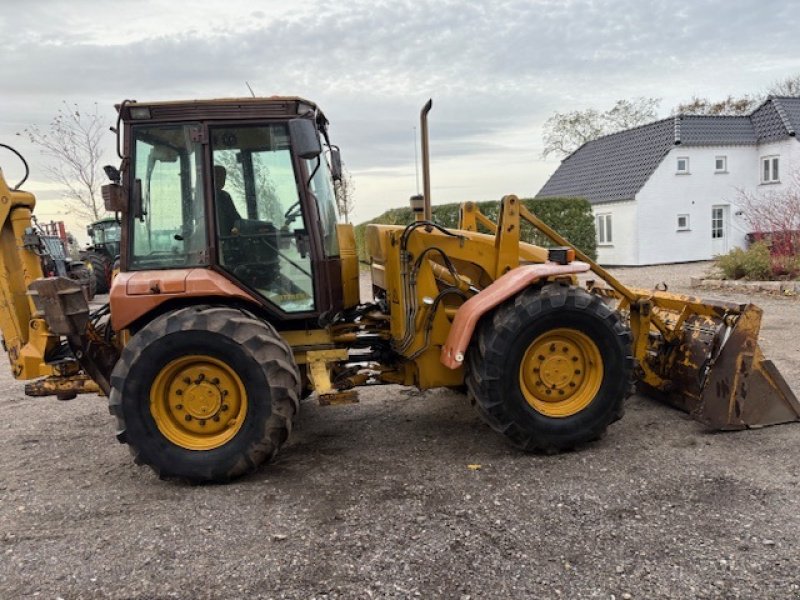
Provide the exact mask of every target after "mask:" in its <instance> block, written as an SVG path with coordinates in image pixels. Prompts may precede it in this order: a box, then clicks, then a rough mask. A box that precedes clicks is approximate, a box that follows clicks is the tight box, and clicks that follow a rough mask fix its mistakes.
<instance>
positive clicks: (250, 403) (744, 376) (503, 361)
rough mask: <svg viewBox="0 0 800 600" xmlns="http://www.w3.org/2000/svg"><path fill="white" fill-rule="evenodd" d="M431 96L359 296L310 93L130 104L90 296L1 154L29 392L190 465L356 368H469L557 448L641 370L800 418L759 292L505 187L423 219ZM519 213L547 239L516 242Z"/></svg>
mask: <svg viewBox="0 0 800 600" xmlns="http://www.w3.org/2000/svg"><path fill="white" fill-rule="evenodd" d="M430 109H431V103H430V102H429V103H428V104H426V106H425V107H424V108H423V111H422V113H421V116H420V118H421V131H422V145H423V152H422V154H423V181H424V194H423V195H421V196H415V197H413V198H412V207H413V209H414V213H415V220H414V222H412V223H409V224H407V225H405V226H386V225H370V226H368V227H367V230H366V242H367V245H368V250H369V255H370V257H371V263H370V266H369V268H370V271H371V283H372V294H371V297H369V298H360V297H359V265H358V261H357V256H356V251H355V238H354V232H353V228H352V226H350V225H341V224H337V217H336V208H335V206H336V203H335V197H334V182H335V181H336V180H337V179H338V178H340V177H341V167H340V164H341V162H340V157H339V151H338V148H337V147H336V146H334V145H332V144H331V142H330V140H329V135H328V127H327V126H328V121H327V120H326V118H325V116H324V115H323V113H322V111H321V110H320V109H319V107H317V106H316V105H315V104H314V103H313V102H310V101H308V100H305V99H302V98H294V97H271V98H246V99H224V100H203V101H184V102H135V101H124V102H122V103H121V104H120V105H118V106H117V110H118V113H119V119H118V123H117V128H116V131H117V136H118V140H117V145H118V150H117V151H118V154H119V156H120V159H121V165H120V167H119V168H114V167H107V168H106V172H107V174H108V175H109V178H110V180H111V183H109V184H108V185H106V186H105V187H104V188H103V196H104V200H105V203H106V208H107V209H108V210H109V211H113V212H114V213H115V214H116V215H117V216H118V219H119V221H120V223H121V226H122V227H121V230H122V235H121V238H122V239H121V251H120V254H121V256H120V270H119V273H118V274H117V275H116V276H115V278H114V281H113V284H112V286H111V292H110V296H109V303H108V304H107V305H105V306H102V307H100V308H98V309H95V310H90V308H89V306H88V305H87V302H86V300H85V298H84V296H83V294H82V293H81V291H80V288H79V287H78V286H77V285H76V284H75V283H74V282H73V281H70V280H69V279H65V278H43V277H42V273H41V267H40V265H39V261H38V259H37V257H36V255H35V254H34V253H33V252H32V251H31V249H30V248H29V246H30V244H28V243H27V242H26V235H28V233H29V230H30V227H31V211H32V210H33V208H34V198H33V196H32V195H31V194H28V193H25V192H23V191H21V189H20V185H16V186H14V187H13V188H10V187H9V186H8V184H7V183H6V181H5V179H3V178H2V176H1V175H0V223H2V229H1V230H0V261H2V265H1V266H0V301H2V307H0V327H2V332H3V338H4V346H5V348H6V350H7V351H8V355H9V360H10V362H11V368H12V370H13V373H14V376H15V377H17V378H19V379H30V380H33V382H32V383H29V384H28V385H27V387H26V391H27V392H28V393H29V394H32V395H44V394H56V395H59V396H60V397H62V398H67V397H70V396H71V395H74V394H76V393H81V392H98V391H99V392H100V393H102V394H104V395H105V396H107V397H108V400H109V406H110V410H111V413H112V414H113V415H114V417H115V418H116V421H117V430H118V432H117V437H118V439H119V441H120V442H123V443H126V444H128V445H129V446H130V449H131V451H132V453H133V455H134V457H135V459H136V461H137V463H139V464H147V465H149V466H150V467H152V468H153V469H154V470H155V471H156V472H157V473H158V474H159V475H160V476H162V477H176V478H180V479H185V480H190V481H195V482H202V481H226V480H229V479H231V478H234V477H237V476H240V475H242V474H244V473H247V472H249V471H251V470H253V469H255V468H256V467H258V466H259V465H260V464H262V463H264V462H265V461H267V460H269V459H270V458H272V457H273V456H274V455H275V453H276V452H277V451H278V449H279V448H280V446H281V445H282V444H283V443H284V442H285V441H286V439H287V437H288V436H289V434H290V432H291V429H292V423H293V422H294V421H295V419H296V418H297V414H298V411H299V409H300V400H301V399H302V398H304V397H305V396H307V395H310V394H311V393H312V392H316V394H317V396H318V398H319V401H320V402H321V403H323V404H337V403H344V402H353V401H355V400H356V398H357V396H356V392H357V388H358V387H359V386H364V385H378V384H401V385H410V386H417V387H418V388H420V389H429V388H434V387H441V386H447V387H453V388H462V389H466V390H467V392H468V394H469V395H470V397H471V399H472V401H473V404H474V405H475V407H476V408H477V410H478V412H479V413H480V415H481V416H482V417H483V419H484V420H485V421H486V422H487V423H488V424H489V425H490V426H491V427H492V428H493V429H495V430H496V431H498V432H499V433H500V434H502V435H504V436H505V437H506V438H507V439H508V440H509V441H510V442H511V443H512V444H514V445H515V446H517V447H519V448H521V449H523V450H529V451H539V452H545V453H552V452H558V451H561V450H566V449H572V448H575V447H576V446H579V445H581V444H584V443H586V442H589V441H592V440H594V439H597V438H598V437H600V436H601V435H602V434H603V433H604V432H605V430H606V428H607V427H608V426H609V425H610V424H611V423H613V422H614V421H615V420H617V419H619V418H620V417H621V416H622V412H623V401H624V400H625V398H626V397H627V396H628V395H629V394H630V393H631V391H632V389H633V386H634V384H638V386H639V388H640V389H641V390H642V391H645V392H647V393H649V394H652V395H655V396H658V397H661V398H663V399H665V400H667V401H669V402H671V403H672V404H674V405H676V406H678V407H680V408H682V409H683V410H685V411H688V412H690V413H691V414H692V415H693V416H694V417H695V418H697V419H699V420H700V421H702V422H703V423H705V424H707V425H708V427H709V428H711V429H742V428H746V427H755V426H762V425H770V424H775V423H783V422H788V421H795V420H797V419H798V416H799V415H800V405H798V401H797V399H796V397H795V396H794V394H793V393H792V391H791V390H790V389H789V388H788V386H787V385H786V383H785V381H784V380H783V378H782V377H781V375H780V374H779V373H778V371H777V370H776V369H775V367H774V366H773V364H772V363H771V362H769V361H767V360H765V359H764V356H763V355H762V352H761V350H760V349H759V346H758V342H757V338H758V331H759V324H760V317H761V311H760V310H759V309H758V308H757V307H755V306H753V305H749V304H747V305H742V304H734V303H723V302H707V301H702V300H698V299H696V298H690V297H685V296H677V295H673V294H668V293H666V292H660V291H645V290H634V289H629V288H627V287H625V286H624V285H622V284H621V283H620V282H619V281H617V280H616V279H615V278H614V277H612V276H611V275H610V274H609V273H607V272H606V271H604V270H603V269H602V268H601V267H599V266H598V265H597V264H595V263H594V262H592V261H591V260H590V259H589V258H588V257H586V256H585V255H583V254H582V253H581V252H580V251H579V250H578V249H576V248H575V247H573V246H572V245H571V244H570V243H569V241H568V240H566V239H564V238H562V237H561V236H560V235H559V234H558V233H557V232H555V231H552V230H551V229H550V228H549V227H548V226H547V225H546V224H544V223H543V222H542V221H541V220H539V219H538V218H537V217H536V215H535V214H532V213H531V212H530V211H529V210H527V209H526V208H525V206H523V204H522V203H521V202H520V201H519V200H518V199H517V198H516V197H515V196H506V197H504V198H503V199H502V201H501V203H500V210H499V217H498V219H497V222H496V223H495V222H493V221H491V220H490V219H488V218H487V217H486V216H485V215H483V214H481V213H480V211H479V210H478V209H477V207H476V206H475V205H474V204H472V203H469V202H467V203H465V204H463V205H462V207H461V215H460V224H459V227H458V228H457V229H447V228H445V227H442V226H441V225H439V224H437V223H435V222H433V220H432V218H431V205H430V198H431V195H430V179H429V153H428V135H427V115H428V112H429V111H430ZM523 222H528V223H530V224H531V225H533V226H534V227H536V228H538V229H539V230H540V231H541V232H542V233H543V234H545V235H546V236H547V237H548V238H549V239H550V240H552V243H553V246H552V247H550V248H544V247H538V246H534V245H530V244H527V243H523V242H521V241H520V226H521V224H522V223H523ZM481 230H483V231H481ZM590 272H593V275H592V276H591V277H592V280H591V281H589V282H588V283H584V284H583V285H579V282H580V281H584V282H585V281H586V277H585V276H584V274H588V273H590Z"/></svg>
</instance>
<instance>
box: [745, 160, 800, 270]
mask: <svg viewBox="0 0 800 600" xmlns="http://www.w3.org/2000/svg"><path fill="white" fill-rule="evenodd" d="M738 201H739V204H740V205H741V206H742V209H743V211H742V212H743V213H744V218H745V220H746V221H747V223H748V225H749V226H750V230H751V233H752V234H753V237H754V238H755V239H756V240H759V239H762V240H764V241H766V242H768V244H769V245H770V249H771V251H772V253H773V254H774V255H776V256H797V255H800V170H796V171H794V172H793V173H792V174H791V176H790V179H789V182H788V184H787V185H786V186H785V187H784V188H783V189H781V190H779V191H772V190H769V191H766V192H746V191H744V190H739V193H738Z"/></svg>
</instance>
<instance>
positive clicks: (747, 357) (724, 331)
mask: <svg viewBox="0 0 800 600" xmlns="http://www.w3.org/2000/svg"><path fill="white" fill-rule="evenodd" d="M761 314H762V311H761V309H760V308H758V307H757V306H755V305H752V304H748V305H746V306H745V307H744V310H743V312H742V313H741V314H740V315H738V316H737V317H736V320H735V322H734V323H733V325H732V326H727V325H723V326H722V327H720V328H719V330H718V332H717V334H716V338H715V340H714V342H713V344H711V352H710V354H709V353H708V350H706V355H707V356H709V359H708V360H707V362H706V364H705V366H704V367H703V368H701V372H702V371H704V378H703V380H702V383H701V385H700V394H699V397H697V396H695V397H694V399H692V398H691V397H689V396H687V395H683V403H684V405H685V408H686V410H688V412H689V413H690V414H691V415H692V417H693V418H695V419H697V420H698V421H700V422H702V423H704V424H706V425H707V426H708V427H709V428H710V429H713V430H727V431H730V430H737V429H747V428H751V427H764V426H766V425H777V424H778V423H788V422H791V421H797V420H800V402H798V400H797V397H796V396H795V394H794V393H793V392H792V390H791V389H790V388H789V386H788V385H787V383H786V380H785V379H784V378H783V376H782V375H781V374H780V372H779V371H778V369H777V368H776V367H775V365H774V364H773V363H772V361H770V360H766V359H765V358H764V353H763V352H762V351H761V348H760V347H759V345H758V333H759V330H760V329H761ZM692 343H696V344H701V345H705V344H703V342H702V341H700V340H692V341H690V342H689V343H688V344H687V345H686V346H690V345H691V344H692ZM705 347H706V348H707V346H705ZM686 351H687V352H688V353H689V354H690V355H692V354H694V355H697V353H698V349H697V348H688V347H687V348H686ZM701 351H702V350H701Z"/></svg>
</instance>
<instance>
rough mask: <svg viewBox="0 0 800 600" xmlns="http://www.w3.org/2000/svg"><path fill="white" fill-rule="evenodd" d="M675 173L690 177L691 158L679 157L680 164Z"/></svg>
mask: <svg viewBox="0 0 800 600" xmlns="http://www.w3.org/2000/svg"><path fill="white" fill-rule="evenodd" d="M675 171H676V172H677V173H678V174H679V175H688V174H689V157H688V156H679V157H678V163H677V166H676V167H675Z"/></svg>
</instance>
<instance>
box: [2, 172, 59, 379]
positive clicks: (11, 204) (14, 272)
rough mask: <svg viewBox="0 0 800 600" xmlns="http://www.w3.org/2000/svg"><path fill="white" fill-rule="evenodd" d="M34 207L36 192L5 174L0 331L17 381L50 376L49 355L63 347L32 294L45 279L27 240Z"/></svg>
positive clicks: (37, 258)
mask: <svg viewBox="0 0 800 600" xmlns="http://www.w3.org/2000/svg"><path fill="white" fill-rule="evenodd" d="M35 205H36V200H35V198H34V197H33V194H30V193H28V192H24V191H21V190H18V189H15V188H11V187H9V185H8V183H7V182H6V180H5V177H4V176H3V172H2V170H0V330H2V334H3V347H4V348H5V350H6V351H7V352H8V358H9V361H10V362H11V371H12V373H13V374H14V377H16V378H17V379H34V378H37V377H43V376H46V375H51V374H52V373H53V369H52V367H51V366H49V365H48V364H46V362H45V356H46V355H47V354H48V352H50V351H51V350H52V349H53V348H54V347H55V346H56V345H57V343H58V338H57V337H56V336H54V335H52V334H51V333H50V331H49V329H48V328H47V324H46V323H45V321H44V319H42V318H41V317H40V316H39V315H38V314H37V312H36V309H35V307H34V304H33V301H32V299H31V298H30V296H29V295H28V286H29V285H30V284H31V283H32V282H33V281H36V280H37V279H41V278H42V277H43V273H42V266H41V262H40V260H39V257H38V256H37V255H36V253H35V252H34V250H33V248H32V247H31V246H30V244H28V243H27V241H26V237H27V236H28V235H29V233H30V232H31V231H32V229H31V215H32V212H33V208H34V206H35Z"/></svg>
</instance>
